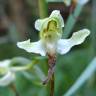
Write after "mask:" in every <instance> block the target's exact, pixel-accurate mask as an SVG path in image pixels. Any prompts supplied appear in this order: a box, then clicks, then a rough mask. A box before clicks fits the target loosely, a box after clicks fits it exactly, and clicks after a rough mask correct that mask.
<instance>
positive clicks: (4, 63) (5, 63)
mask: <svg viewBox="0 0 96 96" xmlns="http://www.w3.org/2000/svg"><path fill="white" fill-rule="evenodd" d="M10 63H11V60H4V61H0V68H6V67H8V66H10Z"/></svg>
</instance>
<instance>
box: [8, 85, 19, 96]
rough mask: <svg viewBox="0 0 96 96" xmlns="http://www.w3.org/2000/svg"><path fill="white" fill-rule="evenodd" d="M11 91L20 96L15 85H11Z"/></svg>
mask: <svg viewBox="0 0 96 96" xmlns="http://www.w3.org/2000/svg"><path fill="white" fill-rule="evenodd" d="M10 89H11V90H12V91H13V92H14V93H15V96H20V95H19V93H18V92H17V89H16V87H15V85H14V84H11V85H10Z"/></svg>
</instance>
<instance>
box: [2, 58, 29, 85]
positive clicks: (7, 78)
mask: <svg viewBox="0 0 96 96" xmlns="http://www.w3.org/2000/svg"><path fill="white" fill-rule="evenodd" d="M28 68H29V67H28V66H12V65H11V60H9V59H7V60H4V61H0V75H1V77H0V86H8V85H10V84H11V83H13V81H14V80H15V77H16V76H15V74H16V72H18V71H24V70H27V69H28Z"/></svg>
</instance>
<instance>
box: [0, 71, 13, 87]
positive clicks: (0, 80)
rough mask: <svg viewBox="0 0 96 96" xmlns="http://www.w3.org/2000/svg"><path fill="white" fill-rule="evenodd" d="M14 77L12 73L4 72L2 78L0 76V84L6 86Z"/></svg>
mask: <svg viewBox="0 0 96 96" xmlns="http://www.w3.org/2000/svg"><path fill="white" fill-rule="evenodd" d="M14 79H15V76H14V74H13V73H11V72H8V73H7V74H5V75H4V76H3V77H2V78H0V86H7V85H9V84H10V83H12V82H13V81H14Z"/></svg>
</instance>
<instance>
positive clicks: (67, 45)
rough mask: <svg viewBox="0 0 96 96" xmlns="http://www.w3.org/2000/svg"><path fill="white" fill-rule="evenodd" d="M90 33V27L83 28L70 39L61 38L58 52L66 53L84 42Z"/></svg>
mask: <svg viewBox="0 0 96 96" xmlns="http://www.w3.org/2000/svg"><path fill="white" fill-rule="evenodd" d="M89 34H90V31H89V30H88V29H83V30H80V31H78V32H75V33H73V35H72V37H71V38H70V39H60V40H59V41H58V45H57V52H58V53H60V54H66V53H67V52H68V51H70V49H71V48H72V47H73V46H75V45H79V44H81V43H83V42H84V40H85V38H86V37H87V36H88V35H89Z"/></svg>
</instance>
